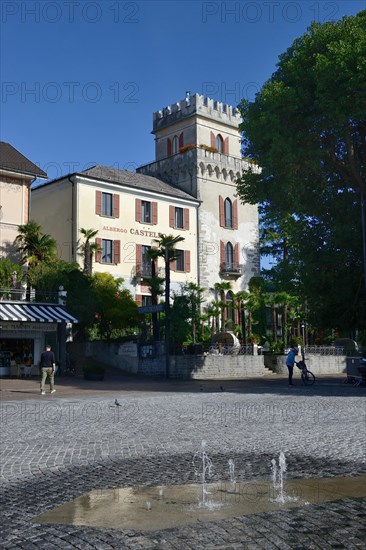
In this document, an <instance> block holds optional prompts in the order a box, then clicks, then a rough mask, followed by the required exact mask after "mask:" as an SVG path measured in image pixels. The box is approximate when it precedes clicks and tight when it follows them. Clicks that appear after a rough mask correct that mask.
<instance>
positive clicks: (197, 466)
mask: <svg viewBox="0 0 366 550" xmlns="http://www.w3.org/2000/svg"><path fill="white" fill-rule="evenodd" d="M206 446H207V443H206V441H202V443H201V449H200V450H199V451H196V452H195V453H194V455H193V459H192V464H193V468H194V473H195V476H196V477H197V478H198V479H199V480H200V481H201V495H202V496H201V500H200V501H199V503H198V506H199V508H208V509H209V510H213V509H215V508H218V507H221V506H222V504H221V503H215V502H212V501H211V500H209V498H207V495H210V494H211V492H210V491H209V490H208V488H207V479H206V477H208V478H210V477H211V476H212V470H213V464H212V461H211V459H210V457H209V456H208V454H207V453H206V450H205V449H206Z"/></svg>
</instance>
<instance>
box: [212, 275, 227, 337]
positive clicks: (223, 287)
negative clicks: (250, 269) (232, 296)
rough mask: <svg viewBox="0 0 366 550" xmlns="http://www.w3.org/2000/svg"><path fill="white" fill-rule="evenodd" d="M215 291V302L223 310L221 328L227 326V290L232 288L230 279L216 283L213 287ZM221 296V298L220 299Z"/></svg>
mask: <svg viewBox="0 0 366 550" xmlns="http://www.w3.org/2000/svg"><path fill="white" fill-rule="evenodd" d="M211 290H213V291H214V293H215V302H216V304H217V306H218V307H219V308H220V311H221V327H220V328H221V330H224V328H225V313H224V312H225V308H226V300H225V297H226V292H227V291H228V290H231V283H230V282H229V281H227V282H224V281H223V282H222V283H215V284H214V287H213V289H211ZM218 298H220V300H218Z"/></svg>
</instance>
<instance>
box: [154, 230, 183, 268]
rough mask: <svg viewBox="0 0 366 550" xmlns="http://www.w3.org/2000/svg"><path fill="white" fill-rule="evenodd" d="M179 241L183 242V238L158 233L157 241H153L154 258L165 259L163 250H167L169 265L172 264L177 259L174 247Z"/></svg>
mask: <svg viewBox="0 0 366 550" xmlns="http://www.w3.org/2000/svg"><path fill="white" fill-rule="evenodd" d="M181 241H184V237H181V236H180V235H179V236H178V237H174V235H165V233H159V239H153V242H154V243H156V247H155V250H157V253H156V257H161V258H165V249H166V248H168V258H169V263H170V262H172V261H173V260H175V259H176V257H177V256H176V250H175V245H176V244H177V243H179V242H181Z"/></svg>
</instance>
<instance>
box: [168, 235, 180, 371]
mask: <svg viewBox="0 0 366 550" xmlns="http://www.w3.org/2000/svg"><path fill="white" fill-rule="evenodd" d="M182 240H183V238H182V237H181V236H180V235H178V237H175V238H174V239H172V240H171V241H167V242H166V243H164V246H165V251H164V259H165V378H169V371H170V354H169V348H170V346H169V342H170V261H169V249H170V247H171V246H172V245H173V244H175V243H177V242H178V241H182Z"/></svg>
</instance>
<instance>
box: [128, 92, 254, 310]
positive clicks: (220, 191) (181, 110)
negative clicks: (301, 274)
mask: <svg viewBox="0 0 366 550" xmlns="http://www.w3.org/2000/svg"><path fill="white" fill-rule="evenodd" d="M240 122H241V116H240V113H239V111H238V110H237V109H236V108H234V107H232V106H231V105H228V104H224V103H221V102H219V101H214V100H213V99H210V98H207V97H204V96H202V95H200V94H194V95H192V96H191V95H190V94H189V93H187V94H186V98H185V99H183V100H181V101H179V102H177V103H173V104H172V105H170V106H168V107H165V108H164V109H162V110H161V111H157V112H155V113H154V115H153V130H152V133H153V134H154V136H155V162H152V163H150V164H147V165H144V166H141V167H140V168H138V170H137V171H138V172H140V173H142V174H147V175H150V176H154V177H157V178H160V179H161V180H163V181H166V182H167V183H170V184H171V185H174V186H176V187H178V188H180V189H182V190H184V191H186V192H187V193H190V194H191V195H193V196H194V197H196V198H197V199H199V200H200V201H201V204H200V207H199V209H198V235H197V240H198V247H197V249H198V256H199V257H198V265H199V275H198V276H199V280H198V284H199V285H200V286H202V287H204V288H205V290H206V291H207V292H206V299H208V300H212V299H213V294H212V292H211V293H210V289H211V288H212V287H213V286H214V285H215V283H218V282H224V281H230V282H231V287H232V292H234V293H236V292H238V291H240V290H247V288H248V282H249V280H250V278H251V277H253V276H254V275H258V274H259V251H258V209H257V207H256V206H255V205H249V204H242V203H241V202H240V200H239V199H238V198H237V196H236V181H237V179H238V177H239V176H240V175H241V173H242V170H243V168H245V167H246V166H247V163H246V161H244V160H243V159H242V156H241V137H240V132H239V124H240ZM183 236H184V234H183ZM210 294H211V297H210ZM226 294H227V293H226ZM222 297H223V296H221V298H222ZM225 298H228V299H230V293H229V294H228V295H227V296H225Z"/></svg>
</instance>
